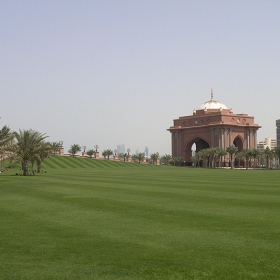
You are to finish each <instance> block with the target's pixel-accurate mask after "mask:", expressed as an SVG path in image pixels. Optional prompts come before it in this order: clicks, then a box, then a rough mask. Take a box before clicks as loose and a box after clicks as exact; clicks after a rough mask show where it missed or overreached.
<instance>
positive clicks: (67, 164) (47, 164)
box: [42, 156, 156, 169]
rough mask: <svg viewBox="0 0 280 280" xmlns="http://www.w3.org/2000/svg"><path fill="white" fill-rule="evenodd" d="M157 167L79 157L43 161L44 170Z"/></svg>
mask: <svg viewBox="0 0 280 280" xmlns="http://www.w3.org/2000/svg"><path fill="white" fill-rule="evenodd" d="M140 166H141V167H143V166H144V167H155V166H156V165H151V164H138V163H131V162H121V161H113V160H103V159H90V158H79V157H66V156H52V157H51V158H48V159H46V160H44V161H43V163H42V167H43V169H49V168H51V169H61V168H100V167H103V168H104V167H140Z"/></svg>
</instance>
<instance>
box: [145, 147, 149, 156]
mask: <svg viewBox="0 0 280 280" xmlns="http://www.w3.org/2000/svg"><path fill="white" fill-rule="evenodd" d="M145 157H146V158H147V157H149V149H148V147H147V146H145Z"/></svg>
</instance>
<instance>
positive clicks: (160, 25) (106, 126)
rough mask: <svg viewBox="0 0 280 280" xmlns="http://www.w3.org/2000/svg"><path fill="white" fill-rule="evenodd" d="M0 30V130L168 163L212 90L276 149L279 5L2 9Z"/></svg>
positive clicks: (63, 4)
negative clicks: (181, 128)
mask: <svg viewBox="0 0 280 280" xmlns="http://www.w3.org/2000/svg"><path fill="white" fill-rule="evenodd" d="M0 24H1V29H0V47H1V52H0V59H1V63H0V71H1V73H0V92H1V104H2V106H1V111H0V117H1V120H0V127H3V126H4V125H9V126H10V127H11V128H12V129H13V130H16V131H18V130H19V129H30V128H32V129H34V130H38V131H39V132H41V133H46V134H47V135H49V136H50V137H49V138H48V139H49V141H60V140H62V141H64V147H65V150H68V149H69V147H70V145H71V144H74V143H76V144H80V145H86V146H87V148H93V147H94V145H95V144H98V145H99V147H100V150H101V151H102V150H104V149H115V148H116V146H117V145H118V144H125V147H126V148H130V149H131V151H132V153H134V152H135V150H136V149H139V152H140V151H143V150H144V147H145V145H147V146H148V147H149V152H150V153H152V152H159V153H160V154H165V153H168V154H169V153H171V141H170V133H169V132H168V131H166V129H167V128H169V127H170V126H171V125H172V124H173V119H176V118H178V117H179V116H185V115H191V114H192V112H193V109H197V108H198V107H199V106H200V105H201V104H202V103H204V102H205V101H207V100H209V99H210V92H211V87H212V88H213V90H214V98H215V99H216V100H218V101H220V102H222V103H224V104H225V105H226V106H227V107H228V108H232V109H233V112H234V113H247V114H249V115H252V116H254V117H255V122H256V123H258V124H259V125H261V126H262V128H261V129H260V130H259V133H258V140H264V138H265V137H272V138H276V133H275V120H276V119H280V112H279V101H280V1H278V0H277V1H276V0H275V1H273V0H271V1H270V0H263V1H257V0H252V1H246V0H240V1H239V0H235V1H232V0H229V1H227V0H223V1H222V0H221V1H211V0H208V1H199V0H197V1H196V0H192V1H191V0H189V1H188V0H184V1H183V0H182V1H180V0H170V1H165V0H161V1H159V0H147V1H146V0H139V1H136V0H135V1H133V0H126V1H121V0H120V1H118V0H112V1H106V0H99V1H94V0H88V1H83V0H79V1H71V0H67V1H62V0H55V1H54V0H53V1H52V0H48V1H40V0H34V1H29V0H26V1H24V0H18V1H16V0H13V1H6V0H5V1H4V0H2V1H0Z"/></svg>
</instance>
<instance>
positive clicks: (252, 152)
mask: <svg viewBox="0 0 280 280" xmlns="http://www.w3.org/2000/svg"><path fill="white" fill-rule="evenodd" d="M259 154H260V152H259V150H258V149H252V150H251V155H252V157H253V159H254V169H256V158H257V157H258V156H259Z"/></svg>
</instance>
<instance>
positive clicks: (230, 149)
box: [226, 145, 238, 169]
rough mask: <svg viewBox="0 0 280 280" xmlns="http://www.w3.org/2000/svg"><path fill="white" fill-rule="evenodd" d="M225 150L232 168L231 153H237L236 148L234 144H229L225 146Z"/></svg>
mask: <svg viewBox="0 0 280 280" xmlns="http://www.w3.org/2000/svg"><path fill="white" fill-rule="evenodd" d="M226 151H227V152H228V153H229V155H230V167H231V169H232V168H233V165H232V160H233V155H235V154H236V153H237V151H238V148H237V147H235V146H234V145H231V146H229V147H227V149H226Z"/></svg>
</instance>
